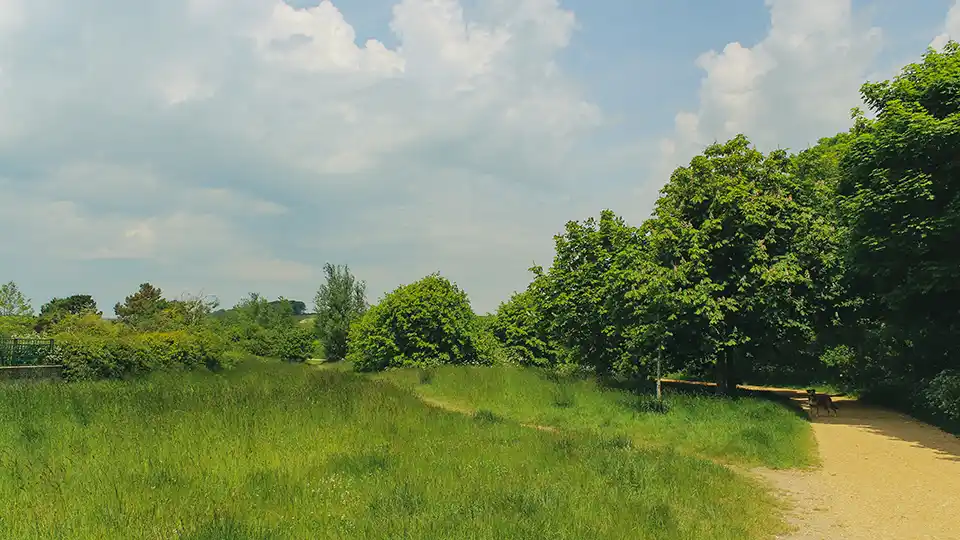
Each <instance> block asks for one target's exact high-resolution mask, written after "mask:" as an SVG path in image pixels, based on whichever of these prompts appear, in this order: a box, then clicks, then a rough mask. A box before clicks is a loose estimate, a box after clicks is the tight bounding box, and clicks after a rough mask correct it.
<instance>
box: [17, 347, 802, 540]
mask: <svg viewBox="0 0 960 540" xmlns="http://www.w3.org/2000/svg"><path fill="white" fill-rule="evenodd" d="M456 371H457V370H449V371H447V370H441V371H440V372H439V374H438V375H437V377H436V379H435V380H434V382H433V383H432V385H431V388H434V389H441V388H448V389H450V390H451V391H453V390H455V389H457V388H461V389H462V388H464V385H465V382H464V381H465V380H466V379H467V378H470V377H474V376H475V375H476V374H475V373H471V372H468V371H463V374H462V375H457V372H456ZM490 373H496V372H495V371H491V372H490ZM502 375H503V377H504V378H505V379H506V381H505V382H508V383H509V384H513V385H519V384H522V382H523V379H522V376H521V377H517V378H513V376H512V375H510V376H508V374H507V372H502ZM523 376H526V375H523ZM484 380H485V381H486V382H485V384H493V383H494V382H495V380H494V379H490V380H487V379H484ZM458 381H459V382H458ZM527 382H529V383H530V384H533V380H532V379H531V380H530V381H527ZM544 388H549V385H547V386H544ZM579 388H580V387H576V388H575V389H574V390H575V391H574V392H573V394H572V395H573V399H574V400H575V401H574V402H575V403H577V404H578V406H580V405H586V403H587V402H586V401H585V399H586V398H584V397H583V396H584V395H586V390H583V391H580V390H579ZM583 388H584V389H585V388H586V387H583ZM520 390H522V388H521V387H519V386H517V387H508V388H506V389H505V390H504V392H503V397H504V399H505V400H506V401H505V403H507V405H505V406H503V407H500V408H498V410H501V411H504V412H505V413H506V412H509V410H510V409H513V408H515V409H518V410H519V411H520V412H524V414H532V411H531V410H530V409H529V408H527V409H524V408H523V407H524V406H525V405H524V402H523V401H522V400H519V398H518V397H517V396H516V394H517V393H518V392H519V391H520ZM534 391H535V392H540V393H541V394H542V395H544V396H546V395H547V394H544V392H547V393H548V390H544V389H535V390H534ZM484 392H486V393H481V394H478V396H479V397H483V396H488V397H489V396H493V392H492V390H485V391H484ZM597 399H598V400H599V399H600V398H597ZM603 399H607V397H604V398H603ZM610 399H612V398H610ZM577 400H584V401H577ZM614 401H615V400H614ZM614 401H611V402H609V403H614ZM603 403H604V402H602V401H597V402H596V403H595V404H594V405H591V407H600V406H602V405H603ZM526 406H527V407H530V405H526ZM717 406H718V405H704V407H707V408H706V409H704V410H711V409H709V407H717ZM762 407H765V406H762ZM762 407H761V406H758V408H753V409H750V411H753V412H748V413H747V415H748V416H749V415H751V414H754V415H760V414H761V413H763V414H767V413H766V412H764V411H768V410H767V409H764V408H762ZM489 408H494V405H493V404H490V405H489ZM565 410H568V411H574V410H577V409H576V407H568V408H567V409H565ZM587 410H589V411H594V412H591V413H586V412H585V413H584V417H583V419H582V420H577V419H576V417H575V416H567V418H568V421H569V422H571V423H573V422H577V421H583V422H594V421H596V418H598V417H597V416H596V415H598V414H600V413H599V412H598V411H597V410H596V409H595V408H588V409H587ZM675 411H676V409H675ZM518 414H519V413H518ZM564 414H568V415H569V414H571V413H558V415H557V416H555V417H552V418H546V417H545V418H542V419H543V420H544V421H546V420H552V421H555V420H559V419H562V418H564ZM671 414H673V413H671ZM727 414H728V416H727V417H726V418H728V419H729V418H734V416H731V415H732V413H727ZM521 416H522V415H521ZM627 417H628V415H627V413H625V412H623V413H618V415H615V416H613V417H612V420H611V422H612V424H611V425H613V424H616V423H618V422H623V423H624V425H629V422H628V421H627ZM668 418H669V416H668ZM777 418H779V417H777ZM784 419H785V420H788V421H789V419H788V418H786V417H785V418H784ZM663 421H665V420H661V422H663ZM718 421H719V420H718ZM759 421H760V420H758V422H759ZM669 425H672V426H674V427H676V425H677V424H676V423H674V424H669ZM754 425H756V426H759V425H761V424H758V423H755V424H754ZM666 426H667V424H664V426H663V427H666ZM714 431H717V432H719V428H714ZM700 433H703V434H706V433H713V431H700ZM657 436H658V437H666V438H667V439H665V440H666V441H671V440H675V441H679V442H680V447H681V448H680V449H681V450H682V449H683V447H684V445H686V446H690V445H691V442H690V435H684V436H680V435H676V434H674V435H670V434H667V433H663V432H661V433H660V434H659V435H657ZM661 446H662V448H658V447H647V446H644V447H640V448H635V447H632V446H631V445H630V444H629V440H627V439H625V438H624V437H622V436H617V430H612V431H610V432H609V433H607V434H602V433H600V432H596V433H588V432H583V433H579V432H575V433H550V432H544V431H538V430H534V429H529V428H525V427H523V426H520V425H519V424H517V423H515V422H512V421H509V420H505V419H502V418H500V417H498V416H497V415H495V414H490V413H482V414H478V415H476V416H467V415H463V414H458V413H454V412H447V411H443V410H441V409H438V408H435V407H429V406H426V405H424V404H423V403H422V402H421V401H420V400H419V399H418V398H417V397H416V396H415V395H413V393H411V392H409V391H408V390H404V389H403V388H400V387H399V386H397V385H395V384H391V383H387V382H384V381H375V380H370V379H369V378H364V377H361V376H358V375H354V374H350V373H343V372H338V371H335V370H321V369H316V368H312V367H307V366H302V365H287V364H280V363H248V364H247V365H244V366H241V367H240V368H238V369H237V370H235V371H233V372H229V373H227V374H226V375H212V374H199V373H198V374H164V375H157V376H154V377H152V378H149V379H146V380H141V381H132V382H98V383H83V384H71V385H66V384H57V383H41V384H36V383H34V384H4V385H0V500H2V501H3V504H2V505H0V538H11V539H17V540H26V539H35V538H63V539H74V538H77V539H79V538H83V539H88V538H89V539H109V538H118V539H120V538H123V539H139V538H151V539H152V538H156V539H161V538H163V539H169V538H181V539H194V540H196V539H211V540H212V539H217V540H231V539H235V540H236V539H281V538H291V539H292V538H296V539H299V538H331V539H332V538H337V539H345V538H364V539H366V538H372V539H377V538H425V539H426V538H430V539H432V538H437V539H458V540H459V539H495V538H496V539H504V538H510V539H513V538H516V539H522V538H531V539H532V538H537V539H541V538H551V539H552V538H556V539H565V538H569V539H584V538H598V539H602V538H611V539H612V538H616V539H619V538H641V539H643V538H658V539H660V538H662V539H688V538H711V539H751V538H768V537H769V536H770V535H771V534H773V533H774V532H776V531H778V530H780V529H781V528H782V525H783V524H782V521H781V519H780V518H779V508H778V506H777V503H775V502H774V501H773V499H772V498H771V497H770V496H769V495H768V494H767V493H766V492H765V491H764V489H763V488H762V487H761V486H759V485H757V484H756V483H754V482H753V481H750V480H748V479H746V478H745V477H743V476H741V475H738V474H736V473H734V472H732V471H731V470H730V469H727V468H725V467H722V466H720V465H717V464H714V463H712V462H711V461H708V460H703V459H699V458H696V457H692V456H690V455H686V454H684V453H683V452H681V451H678V450H677V449H676V448H671V447H670V446H671V445H670V444H663V445H661ZM694 446H695V445H694ZM739 453H743V451H739ZM747 453H749V452H747ZM737 454H738V452H736V451H735V452H734V455H737Z"/></svg>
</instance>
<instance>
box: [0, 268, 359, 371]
mask: <svg viewBox="0 0 960 540" xmlns="http://www.w3.org/2000/svg"><path fill="white" fill-rule="evenodd" d="M325 272H326V278H327V279H326V283H324V285H322V286H321V287H320V289H319V291H318V292H317V296H316V298H315V306H314V307H315V309H316V314H315V320H314V324H312V325H311V324H303V323H304V322H307V321H304V318H303V316H304V315H305V313H306V304H305V303H304V302H300V301H296V300H288V299H285V298H282V297H281V298H279V299H277V300H273V301H270V300H268V299H266V298H265V297H263V296H261V295H260V294H258V293H251V294H249V295H248V296H247V297H246V298H244V299H242V300H241V301H240V302H238V303H237V304H236V305H235V306H234V307H233V308H231V309H219V310H218V309H217V308H218V307H219V301H218V300H217V298H216V297H213V296H208V295H203V294H201V295H183V296H181V297H180V298H179V299H175V300H171V299H167V298H164V296H163V291H162V290H161V289H160V288H158V287H155V286H154V285H152V284H150V283H143V284H142V285H140V287H139V289H138V290H137V291H136V292H134V293H133V294H131V295H129V296H127V297H126V298H125V299H124V300H123V302H118V303H117V304H116V305H115V306H114V313H115V315H116V318H115V319H113V320H111V321H108V320H104V319H103V318H102V315H103V314H102V313H101V312H100V311H99V310H98V308H97V303H96V301H95V300H94V299H93V298H92V297H91V296H90V295H86V294H77V295H72V296H69V297H66V298H54V299H52V300H50V301H49V302H47V303H45V304H44V305H43V306H42V307H41V309H40V312H39V314H37V315H36V316H35V315H34V312H33V308H32V307H31V305H30V300H29V299H28V298H26V296H25V295H24V294H23V293H22V292H21V291H20V290H19V288H18V287H17V285H16V284H15V283H13V282H9V283H6V284H4V285H0V335H18V336H29V335H36V334H40V335H44V336H52V337H55V338H57V340H58V341H60V342H64V343H69V342H71V340H73V339H74V338H76V339H78V340H81V341H83V340H87V339H88V338H89V337H90V336H100V337H101V338H103V340H106V341H110V340H113V341H117V340H119V339H121V338H124V339H125V338H126V337H129V336H131V335H135V334H136V335H144V334H167V335H168V337H170V339H174V337H171V336H172V335H173V334H177V336H179V337H177V338H176V339H180V338H184V336H187V335H189V336H197V335H202V336H205V338H209V340H211V342H218V343H219V346H218V347H213V348H216V349H222V350H225V351H235V352H239V353H246V354H251V355H256V356H263V357H274V358H282V359H286V360H304V359H307V358H311V357H322V356H324V355H325V354H326V355H327V356H329V357H331V358H334V359H343V358H344V357H346V354H347V334H348V332H349V329H350V324H351V323H352V322H353V321H354V320H355V319H356V318H357V317H359V316H360V315H362V314H363V313H364V312H365V311H366V310H367V303H366V299H365V284H364V283H363V282H361V281H358V280H357V279H356V278H355V277H354V276H353V274H352V273H351V272H350V270H349V268H348V267H346V266H334V265H330V264H328V265H326V267H325ZM184 339H186V338H184ZM191 339H192V337H191ZM86 345H91V344H90V343H86ZM104 347H107V345H105V344H104V343H100V344H98V345H97V347H95V348H96V349H97V350H103V349H104ZM75 349H76V348H75ZM87 349H90V347H87ZM87 349H84V350H87ZM124 350H126V352H127V353H130V354H132V353H131V352H130V351H131V350H132V349H131V348H130V347H119V349H117V354H125V353H124ZM77 351H79V352H78V354H81V353H82V352H83V351H82V350H80V349H77ZM88 352H89V353H90V355H93V356H97V355H96V354H94V353H93V352H90V351H89V350H88ZM100 356H102V355H100ZM108 356H109V355H108ZM77 361H78V362H79V361H81V360H80V359H77ZM86 371H90V370H86ZM92 372H96V370H92ZM111 373H112V372H111Z"/></svg>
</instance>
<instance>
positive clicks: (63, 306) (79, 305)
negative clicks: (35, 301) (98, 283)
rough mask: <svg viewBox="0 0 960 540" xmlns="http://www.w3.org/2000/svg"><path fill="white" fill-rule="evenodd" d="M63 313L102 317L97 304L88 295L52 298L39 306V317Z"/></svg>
mask: <svg viewBox="0 0 960 540" xmlns="http://www.w3.org/2000/svg"><path fill="white" fill-rule="evenodd" d="M64 313H69V314H71V315H87V314H96V315H102V313H101V312H100V311H98V310H97V302H96V301H95V300H94V299H93V297H92V296H90V295H89V294H74V295H72V296H68V297H67V298H54V299H52V300H50V301H49V302H47V303H46V304H44V305H42V306H40V316H41V317H48V316H55V315H57V314H64Z"/></svg>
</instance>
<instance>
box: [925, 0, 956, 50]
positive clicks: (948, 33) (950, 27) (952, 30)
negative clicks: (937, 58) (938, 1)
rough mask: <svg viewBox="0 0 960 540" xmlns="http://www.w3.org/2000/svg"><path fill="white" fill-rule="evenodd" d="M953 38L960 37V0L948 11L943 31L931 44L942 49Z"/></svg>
mask: <svg viewBox="0 0 960 540" xmlns="http://www.w3.org/2000/svg"><path fill="white" fill-rule="evenodd" d="M951 39H953V40H956V39H960V0H957V1H956V2H954V4H953V6H952V7H951V8H950V11H948V12H947V20H946V21H945V22H944V24H943V32H942V33H941V34H939V35H937V37H935V38H934V39H933V41H932V42H931V43H930V46H931V47H933V48H934V49H942V48H943V46H944V45H946V44H947V42H948V41H950V40H951Z"/></svg>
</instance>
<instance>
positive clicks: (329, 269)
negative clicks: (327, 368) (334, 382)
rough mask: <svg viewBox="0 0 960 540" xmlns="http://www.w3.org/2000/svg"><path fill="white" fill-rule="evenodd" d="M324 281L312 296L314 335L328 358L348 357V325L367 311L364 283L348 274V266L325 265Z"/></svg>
mask: <svg viewBox="0 0 960 540" xmlns="http://www.w3.org/2000/svg"><path fill="white" fill-rule="evenodd" d="M323 271H324V273H325V274H326V278H327V282H326V283H324V284H323V285H321V286H320V289H319V290H318V291H317V295H316V298H315V299H314V305H315V311H316V319H314V325H315V327H316V332H317V336H319V338H320V343H322V344H323V347H324V350H325V351H326V355H327V358H328V359H329V360H334V361H337V360H342V359H344V358H346V356H347V338H348V335H349V332H350V325H351V324H353V322H354V321H355V320H357V319H358V318H360V317H361V316H363V314H364V313H365V312H366V310H367V301H366V284H365V283H364V282H363V281H357V279H356V278H355V277H354V276H353V274H352V273H350V268H349V267H348V266H346V265H344V266H334V265H331V264H329V263H327V264H326V265H324V267H323Z"/></svg>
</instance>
